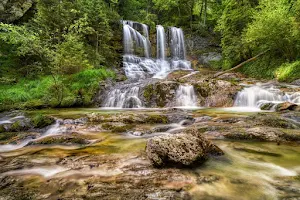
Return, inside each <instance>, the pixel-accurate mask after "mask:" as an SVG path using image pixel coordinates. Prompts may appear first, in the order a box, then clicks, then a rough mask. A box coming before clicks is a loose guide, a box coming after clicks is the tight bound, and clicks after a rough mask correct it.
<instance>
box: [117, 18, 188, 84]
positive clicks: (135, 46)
mask: <svg viewBox="0 0 300 200" xmlns="http://www.w3.org/2000/svg"><path fill="white" fill-rule="evenodd" d="M170 30H171V32H172V34H171V35H172V37H171V41H170V43H171V45H170V48H171V52H174V53H173V54H172V55H173V56H172V59H171V60H169V59H168V58H167V56H166V52H167V44H168V42H167V39H166V33H165V30H164V27H163V26H161V25H158V26H157V27H156V33H157V34H156V39H157V42H156V44H157V59H152V58H151V43H150V41H149V28H148V26H147V25H145V24H141V23H137V22H132V21H123V40H124V56H123V67H124V70H125V74H126V76H127V78H129V79H135V80H137V79H144V78H148V77H153V78H159V79H162V78H165V77H166V76H167V75H168V73H169V72H171V71H172V70H178V69H184V70H191V63H190V62H188V61H187V60H186V53H185V44H184V35H183V31H182V30H181V29H180V28H175V27H172V28H171V29H170ZM140 32H142V33H143V34H141V33H140ZM140 49H143V54H142V55H141V52H139V51H140Z"/></svg>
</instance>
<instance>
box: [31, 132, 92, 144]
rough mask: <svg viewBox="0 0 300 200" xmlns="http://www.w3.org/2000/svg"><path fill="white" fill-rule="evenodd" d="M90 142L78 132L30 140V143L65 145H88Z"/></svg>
mask: <svg viewBox="0 0 300 200" xmlns="http://www.w3.org/2000/svg"><path fill="white" fill-rule="evenodd" d="M89 143H90V142H89V141H88V140H87V139H86V138H84V137H83V136H82V135H80V134H77V133H72V134H66V135H57V136H51V137H45V138H42V139H39V140H35V141H33V142H30V143H29V144H28V145H51V144H63V145H74V144H75V145H86V144H89Z"/></svg>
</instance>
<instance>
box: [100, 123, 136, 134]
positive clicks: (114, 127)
mask: <svg viewBox="0 0 300 200" xmlns="http://www.w3.org/2000/svg"><path fill="white" fill-rule="evenodd" d="M133 127H134V125H133V124H124V123H122V122H109V123H105V124H102V128H103V129H105V130H109V131H112V132H115V133H124V132H127V131H129V130H131V129H132V128H133Z"/></svg>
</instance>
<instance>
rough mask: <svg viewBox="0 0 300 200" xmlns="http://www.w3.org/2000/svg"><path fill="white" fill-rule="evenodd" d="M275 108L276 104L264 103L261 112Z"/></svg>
mask: <svg viewBox="0 0 300 200" xmlns="http://www.w3.org/2000/svg"><path fill="white" fill-rule="evenodd" d="M274 106H275V104H274V103H271V102H267V103H262V104H261V105H260V109H261V110H271V109H272V108H273V107H274Z"/></svg>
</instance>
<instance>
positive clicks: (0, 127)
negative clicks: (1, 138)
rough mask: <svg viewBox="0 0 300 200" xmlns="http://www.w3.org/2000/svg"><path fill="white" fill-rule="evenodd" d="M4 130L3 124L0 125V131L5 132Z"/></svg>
mask: <svg viewBox="0 0 300 200" xmlns="http://www.w3.org/2000/svg"><path fill="white" fill-rule="evenodd" d="M5 131H6V130H5V128H4V126H3V125H0V133H3V132H5Z"/></svg>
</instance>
